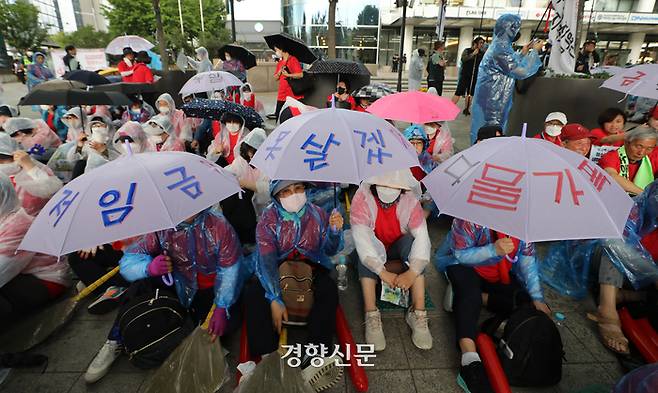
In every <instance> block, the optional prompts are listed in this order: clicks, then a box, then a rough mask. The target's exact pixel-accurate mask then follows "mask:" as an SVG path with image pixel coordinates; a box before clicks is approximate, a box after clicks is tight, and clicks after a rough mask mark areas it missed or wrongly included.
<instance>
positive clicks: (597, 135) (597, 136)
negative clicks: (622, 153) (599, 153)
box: [589, 128, 624, 147]
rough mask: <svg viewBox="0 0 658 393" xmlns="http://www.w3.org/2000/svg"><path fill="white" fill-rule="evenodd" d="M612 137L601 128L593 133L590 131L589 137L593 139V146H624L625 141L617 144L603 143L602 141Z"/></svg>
mask: <svg viewBox="0 0 658 393" xmlns="http://www.w3.org/2000/svg"><path fill="white" fill-rule="evenodd" d="M607 136H611V134H608V133H607V132H605V131H603V130H602V129H600V128H595V129H593V130H592V131H590V134H589V137H590V138H591V139H592V144H593V145H596V146H604V145H605V146H617V147H622V146H624V141H623V140H621V141H617V142H615V143H601V139H603V138H605V137H607Z"/></svg>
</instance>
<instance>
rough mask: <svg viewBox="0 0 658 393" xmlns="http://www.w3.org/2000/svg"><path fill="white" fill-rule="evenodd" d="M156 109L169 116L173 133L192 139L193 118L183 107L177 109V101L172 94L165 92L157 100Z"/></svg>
mask: <svg viewBox="0 0 658 393" xmlns="http://www.w3.org/2000/svg"><path fill="white" fill-rule="evenodd" d="M155 108H156V110H157V111H158V112H159V113H160V114H161V115H163V116H167V117H168V118H169V121H170V122H171V126H172V130H173V135H175V136H176V138H178V139H181V140H183V141H191V140H192V125H193V123H194V122H193V120H192V119H188V118H187V116H185V113H184V112H183V111H182V110H181V109H176V103H175V102H174V99H173V98H172V97H171V94H169V93H164V94H162V95H160V97H158V99H157V100H156V101H155Z"/></svg>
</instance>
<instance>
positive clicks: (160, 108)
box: [158, 106, 169, 115]
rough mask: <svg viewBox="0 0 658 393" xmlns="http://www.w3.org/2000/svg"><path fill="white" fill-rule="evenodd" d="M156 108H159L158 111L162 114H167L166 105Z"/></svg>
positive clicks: (167, 108)
mask: <svg viewBox="0 0 658 393" xmlns="http://www.w3.org/2000/svg"><path fill="white" fill-rule="evenodd" d="M158 109H159V110H160V113H162V114H163V115H167V114H169V107H168V106H161V107H159V108H158Z"/></svg>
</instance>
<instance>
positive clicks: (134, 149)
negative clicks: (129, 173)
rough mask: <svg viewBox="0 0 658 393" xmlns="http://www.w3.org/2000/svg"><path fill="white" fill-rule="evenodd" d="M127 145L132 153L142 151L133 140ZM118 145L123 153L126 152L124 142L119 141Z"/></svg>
mask: <svg viewBox="0 0 658 393" xmlns="http://www.w3.org/2000/svg"><path fill="white" fill-rule="evenodd" d="M129 145H130V150H131V151H132V152H133V154H136V153H141V152H142V151H141V149H140V148H139V145H138V144H137V143H135V142H130V143H129ZM119 146H120V147H119V149H120V150H121V151H122V152H123V153H124V154H128V150H127V149H126V144H125V143H121V144H120V145H119Z"/></svg>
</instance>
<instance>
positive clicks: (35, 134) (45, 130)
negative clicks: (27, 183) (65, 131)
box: [4, 117, 62, 160]
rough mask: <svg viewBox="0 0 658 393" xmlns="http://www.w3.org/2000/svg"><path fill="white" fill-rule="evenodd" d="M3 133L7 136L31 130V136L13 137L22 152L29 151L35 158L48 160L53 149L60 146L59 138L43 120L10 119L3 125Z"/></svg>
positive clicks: (19, 135)
mask: <svg viewBox="0 0 658 393" xmlns="http://www.w3.org/2000/svg"><path fill="white" fill-rule="evenodd" d="M4 128H5V132H6V133H7V134H9V135H11V134H13V133H15V132H16V131H19V130H29V129H31V130H32V134H31V135H21V134H20V133H19V134H18V135H17V136H16V137H14V139H15V140H16V142H18V143H19V144H20V145H21V147H22V148H23V150H26V151H30V152H31V154H32V155H33V156H35V157H39V158H40V159H41V157H43V158H44V159H46V160H47V159H48V158H49V157H50V156H51V155H52V153H53V152H54V151H55V149H56V148H57V147H58V146H59V145H61V144H62V141H60V140H59V136H57V134H55V132H54V131H53V130H51V129H50V127H48V125H47V124H46V123H45V122H44V121H43V120H33V119H27V118H24V117H12V118H10V119H8V120H7V121H6V122H5V124H4Z"/></svg>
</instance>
